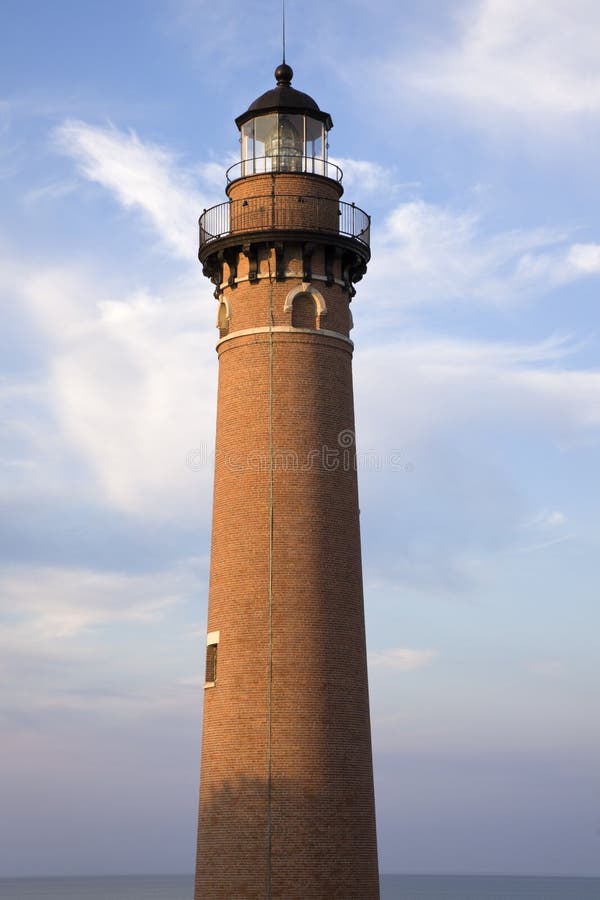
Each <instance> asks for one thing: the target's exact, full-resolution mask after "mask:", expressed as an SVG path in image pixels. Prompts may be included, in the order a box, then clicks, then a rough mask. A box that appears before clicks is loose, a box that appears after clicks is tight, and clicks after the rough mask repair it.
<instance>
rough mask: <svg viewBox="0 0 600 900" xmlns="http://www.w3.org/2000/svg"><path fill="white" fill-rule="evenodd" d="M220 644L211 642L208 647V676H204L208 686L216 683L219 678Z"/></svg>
mask: <svg viewBox="0 0 600 900" xmlns="http://www.w3.org/2000/svg"><path fill="white" fill-rule="evenodd" d="M218 646H219V645H218V644H209V645H208V647H207V648H206V676H205V678H204V681H205V684H206V686H207V687H208V686H209V685H213V684H215V682H216V680H217V648H218Z"/></svg>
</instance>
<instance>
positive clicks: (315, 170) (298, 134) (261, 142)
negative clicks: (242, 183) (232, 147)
mask: <svg viewBox="0 0 600 900" xmlns="http://www.w3.org/2000/svg"><path fill="white" fill-rule="evenodd" d="M241 149H242V165H241V169H242V175H243V176H244V177H245V176H246V175H257V174H261V173H264V172H310V173H311V174H314V175H325V174H326V161H327V138H326V130H325V126H324V124H323V122H321V121H319V120H318V119H313V117H312V116H307V115H296V114H290V113H269V114H268V115H264V116H255V118H253V119H250V120H249V121H248V122H245V123H244V124H243V125H242V128H241Z"/></svg>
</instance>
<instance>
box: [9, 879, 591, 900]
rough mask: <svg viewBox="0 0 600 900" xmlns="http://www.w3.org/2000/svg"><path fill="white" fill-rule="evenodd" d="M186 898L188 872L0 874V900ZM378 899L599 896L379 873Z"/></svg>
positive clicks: (533, 885)
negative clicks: (50, 875) (92, 875)
mask: <svg viewBox="0 0 600 900" xmlns="http://www.w3.org/2000/svg"><path fill="white" fill-rule="evenodd" d="M192 896H193V878H192V877H191V876H189V875H147V876H131V877H119V878H117V877H112V878H14V879H6V878H0V900H191V898H192ZM232 900H235V898H232ZM306 900H310V898H309V897H307V898H306ZM381 900H600V878H537V877H528V878H516V877H514V878H513V877H509V876H487V875H486V876H477V875H470V876H462V875H383V876H382V878H381Z"/></svg>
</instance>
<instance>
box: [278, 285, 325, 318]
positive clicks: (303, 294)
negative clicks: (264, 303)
mask: <svg viewBox="0 0 600 900" xmlns="http://www.w3.org/2000/svg"><path fill="white" fill-rule="evenodd" d="M283 311H284V312H287V313H291V324H292V327H293V328H311V329H317V328H321V327H322V326H321V320H322V318H323V316H326V315H327V307H326V306H325V299H324V297H323V295H322V294H321V293H320V292H319V291H318V290H316V288H314V287H313V286H312V284H310V283H309V282H303V283H302V284H301V285H300V284H299V285H298V286H297V287H295V288H293V289H292V290H291V291H290V292H289V294H288V295H287V297H286V298H285V303H284V305H283Z"/></svg>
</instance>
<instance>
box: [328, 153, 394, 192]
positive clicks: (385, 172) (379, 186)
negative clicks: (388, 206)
mask: <svg viewBox="0 0 600 900" xmlns="http://www.w3.org/2000/svg"><path fill="white" fill-rule="evenodd" d="M330 160H331V162H332V163H334V164H335V165H336V166H340V168H341V169H342V171H343V173H344V184H345V186H346V188H348V187H350V188H352V189H356V190H360V191H364V192H366V193H371V192H375V191H385V192H386V194H389V192H390V189H393V187H394V180H395V179H394V173H393V172H392V171H391V170H390V169H388V168H387V167H386V166H382V165H381V164H380V163H377V162H372V161H369V160H365V159H350V158H349V157H333V156H332V157H330Z"/></svg>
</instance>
